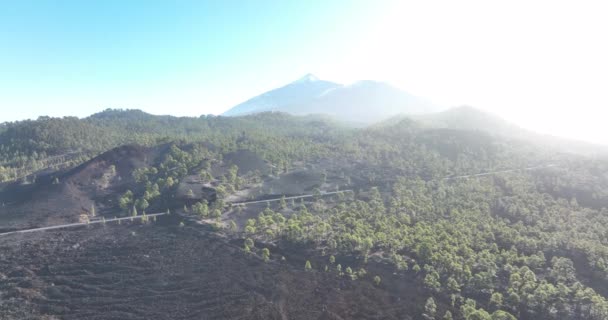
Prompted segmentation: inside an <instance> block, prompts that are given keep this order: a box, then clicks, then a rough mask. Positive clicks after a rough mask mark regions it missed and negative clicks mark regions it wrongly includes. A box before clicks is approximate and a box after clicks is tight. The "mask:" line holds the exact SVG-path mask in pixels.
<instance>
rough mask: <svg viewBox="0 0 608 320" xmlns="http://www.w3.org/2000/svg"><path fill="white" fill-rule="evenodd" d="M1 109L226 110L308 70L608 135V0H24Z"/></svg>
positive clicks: (6, 34)
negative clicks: (606, 124) (374, 82)
mask: <svg viewBox="0 0 608 320" xmlns="http://www.w3.org/2000/svg"><path fill="white" fill-rule="evenodd" d="M1 7H2V8H1V9H0V110H1V113H0V121H14V120H21V119H27V118H37V117H38V116H40V115H50V116H65V115H74V116H80V117H83V116H87V115H89V114H91V113H94V112H97V111H100V110H101V109H103V108H107V107H112V108H139V109H142V110H144V111H147V112H150V113H153V114H172V115H187V116H198V115H201V114H220V113H222V112H224V111H226V110H228V109H230V108H231V107H233V106H235V105H237V104H239V103H241V102H243V101H246V100H247V99H249V98H251V97H254V96H256V95H258V94H260V93H262V92H265V91H268V90H271V89H274V88H277V87H280V86H283V85H285V84H286V83H289V82H291V81H293V80H295V79H298V78H300V77H301V76H302V75H304V74H307V73H309V72H312V73H314V74H315V75H316V76H318V77H319V78H321V79H326V80H330V81H334V82H338V83H343V84H348V83H352V82H354V81H357V80H377V81H383V82H387V83H390V84H392V85H393V86H395V87H398V88H400V89H403V90H406V91H407V92H409V93H412V94H415V95H417V96H421V97H424V98H426V99H428V100H430V101H432V102H433V103H435V104H438V105H442V106H446V107H449V106H458V105H471V106H474V107H476V108H480V109H483V110H487V111H490V112H493V113H495V114H497V115H500V116H502V117H503V118H505V119H507V120H510V121H512V122H514V123H516V124H518V125H520V126H522V127H525V128H528V129H533V130H536V131H538V132H541V133H548V134H553V135H557V136H562V137H568V138H574V139H581V140H587V141H591V142H596V143H603V144H608V129H607V128H608V127H607V126H605V125H604V122H605V119H606V116H608V111H606V110H608V95H607V94H606V88H608V59H606V57H608V41H606V40H605V39H608V19H605V17H606V15H608V8H607V7H606V4H605V3H604V2H603V1H595V2H591V1H567V2H566V1H501V2H498V1H416V2H409V1H408V2H406V1H350V0H344V1H320V0H312V1H209V2H204V1H179V2H177V3H173V2H169V1H166V2H164V1H163V2H161V1H61V2H56V1H12V2H10V3H4V4H2V6H1Z"/></svg>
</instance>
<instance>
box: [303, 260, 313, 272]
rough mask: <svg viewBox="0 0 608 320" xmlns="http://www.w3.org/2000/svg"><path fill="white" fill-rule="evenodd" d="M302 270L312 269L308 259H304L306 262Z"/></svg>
mask: <svg viewBox="0 0 608 320" xmlns="http://www.w3.org/2000/svg"><path fill="white" fill-rule="evenodd" d="M304 270H306V271H310V270H312V265H311V264H310V261H308V260H306V264H304Z"/></svg>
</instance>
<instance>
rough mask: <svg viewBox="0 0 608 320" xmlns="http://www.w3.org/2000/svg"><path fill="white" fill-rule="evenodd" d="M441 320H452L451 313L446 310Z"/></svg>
mask: <svg viewBox="0 0 608 320" xmlns="http://www.w3.org/2000/svg"><path fill="white" fill-rule="evenodd" d="M443 320H453V318H452V313H451V312H450V310H447V311H446V312H445V314H444V315H443Z"/></svg>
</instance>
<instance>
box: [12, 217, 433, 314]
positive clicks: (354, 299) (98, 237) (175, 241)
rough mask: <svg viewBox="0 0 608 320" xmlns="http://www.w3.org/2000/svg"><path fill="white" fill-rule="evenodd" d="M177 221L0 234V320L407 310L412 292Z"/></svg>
mask: <svg viewBox="0 0 608 320" xmlns="http://www.w3.org/2000/svg"><path fill="white" fill-rule="evenodd" d="M178 223H179V222H178V217H177V216H169V217H166V218H164V219H162V220H161V219H159V221H158V222H151V223H149V224H145V225H142V224H140V223H136V222H135V223H127V224H125V223H123V224H122V225H116V224H113V225H110V224H108V225H106V226H102V225H97V226H89V227H82V228H80V229H69V230H64V231H55V232H40V233H30V234H21V235H11V236H2V237H0V319H408V318H410V317H409V316H407V313H406V310H410V311H411V310H412V300H410V299H407V298H406V297H396V296H394V295H391V294H389V293H388V291H387V290H384V289H383V288H382V285H381V286H380V288H377V287H375V286H374V285H372V284H371V282H370V281H369V279H368V280H367V281H366V280H358V281H351V280H347V279H345V278H339V277H337V276H336V275H335V274H330V273H324V272H320V271H314V272H305V271H304V268H303V265H299V264H298V265H296V262H295V261H293V262H292V261H280V259H276V257H273V260H271V261H270V262H263V261H262V260H261V259H259V258H258V257H256V256H254V255H252V254H247V253H244V252H243V251H242V250H241V249H240V248H237V247H235V246H233V245H230V244H228V243H227V242H226V241H225V240H224V239H222V238H219V237H218V236H217V235H214V234H212V233H210V232H208V231H205V227H203V226H200V225H186V226H185V227H180V226H178ZM298 262H299V261H298ZM421 298H422V297H421ZM406 299H407V300H406ZM413 318H417V317H413Z"/></svg>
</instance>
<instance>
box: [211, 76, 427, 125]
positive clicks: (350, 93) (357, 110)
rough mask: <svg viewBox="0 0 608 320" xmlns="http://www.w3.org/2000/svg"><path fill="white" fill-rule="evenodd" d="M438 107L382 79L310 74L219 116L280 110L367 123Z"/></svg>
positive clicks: (420, 112)
mask: <svg viewBox="0 0 608 320" xmlns="http://www.w3.org/2000/svg"><path fill="white" fill-rule="evenodd" d="M437 110H438V108H437V107H436V106H434V105H433V104H432V103H430V102H428V101H426V100H424V99H422V98H419V97H416V96H414V95H412V94H410V93H408V92H405V91H403V90H400V89H398V88H396V87H394V86H391V85H390V84H387V83H384V82H380V81H373V80H360V81H357V82H355V83H353V84H350V85H343V84H338V83H335V82H331V81H326V80H321V79H319V78H318V77H316V76H315V75H313V74H310V73H309V74H306V75H304V76H303V77H301V78H299V79H298V80H295V81H293V82H290V83H288V84H287V85H285V86H282V87H279V88H276V89H273V90H270V91H267V92H264V93H262V94H260V95H258V96H255V97H253V98H251V99H248V100H246V101H244V102H242V103H240V104H238V105H236V106H234V107H232V108H230V109H229V110H228V111H226V112H224V113H223V114H222V115H224V116H241V115H247V114H252V113H259V112H265V111H282V112H287V113H291V114H294V115H306V114H328V115H331V116H334V117H336V118H338V119H340V120H345V121H350V122H365V123H370V122H374V121H379V120H382V119H384V118H387V117H389V116H392V115H395V114H398V113H407V114H424V113H429V112H432V111H437Z"/></svg>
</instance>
